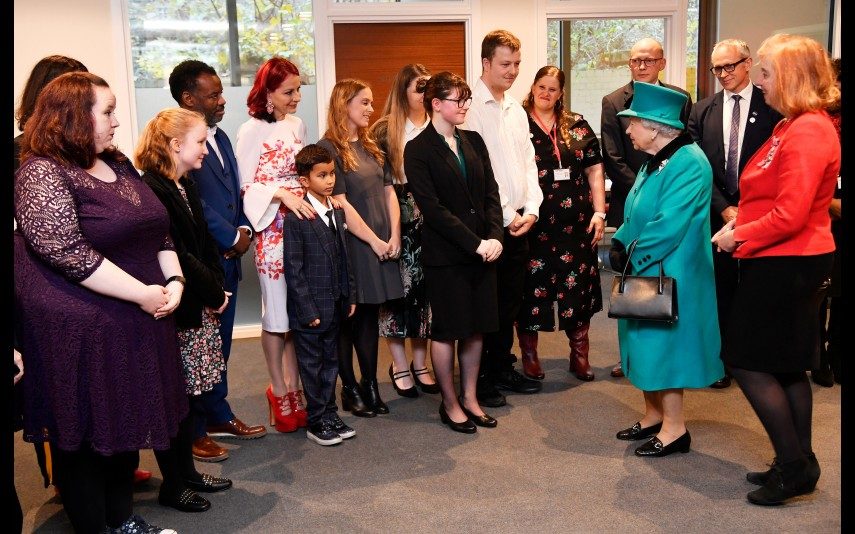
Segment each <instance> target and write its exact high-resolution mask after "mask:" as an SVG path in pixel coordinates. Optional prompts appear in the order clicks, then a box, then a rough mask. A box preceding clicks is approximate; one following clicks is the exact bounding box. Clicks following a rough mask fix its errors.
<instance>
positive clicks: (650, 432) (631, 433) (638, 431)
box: [615, 422, 662, 441]
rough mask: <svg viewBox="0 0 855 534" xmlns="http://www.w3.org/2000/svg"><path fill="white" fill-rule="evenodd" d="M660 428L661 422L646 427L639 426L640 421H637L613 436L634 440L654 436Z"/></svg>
mask: <svg viewBox="0 0 855 534" xmlns="http://www.w3.org/2000/svg"><path fill="white" fill-rule="evenodd" d="M660 430H662V423H656V424H655V425H653V426H649V427H647V428H641V422H637V423H635V424H634V425H632V426H631V427H629V428H625V429H623V430H621V431H620V432H618V433H617V434H616V435H615V437H616V438H617V439H622V440H625V441H635V440H637V439H644V438H649V437H650V436H655V435H656V434H658V433H659V431H660Z"/></svg>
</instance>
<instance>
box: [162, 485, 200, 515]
mask: <svg viewBox="0 0 855 534" xmlns="http://www.w3.org/2000/svg"><path fill="white" fill-rule="evenodd" d="M157 502H159V503H160V504H162V505H163V506H169V507H170V508H175V509H176V510H178V511H179V512H204V511H206V510H208V509H209V508H210V507H211V503H210V501H208V499H206V498H204V497H202V496H201V495H199V494H198V493H196V492H195V491H193V490H191V489H185V490H184V491H182V492H181V493H179V494H178V495H175V496H174V497H167V496H165V495H164V494H162V493H161V494H160V495H158V496H157Z"/></svg>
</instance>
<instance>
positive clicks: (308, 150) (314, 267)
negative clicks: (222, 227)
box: [283, 144, 356, 445]
mask: <svg viewBox="0 0 855 534" xmlns="http://www.w3.org/2000/svg"><path fill="white" fill-rule="evenodd" d="M296 167H297V173H298V174H299V175H300V182H301V183H302V184H303V187H305V188H306V199H307V200H308V201H309V203H310V204H311V205H312V207H313V208H314V209H315V212H317V214H318V215H317V217H315V218H314V219H309V218H300V217H298V216H297V215H296V214H294V213H290V212H289V213H288V214H287V215H286V216H285V220H284V223H283V224H284V235H285V239H283V242H284V247H283V248H284V251H283V253H284V257H283V261H284V267H285V282H286V284H287V286H288V320H289V321H290V323H291V330H292V332H293V334H292V335H293V336H294V346H295V348H296V351H297V364H298V366H299V367H300V379H301V380H302V382H303V390H304V391H305V393H306V404H307V411H308V413H309V428H308V429H307V430H306V437H307V438H309V439H310V440H312V441H314V442H316V443H318V444H320V445H336V444H338V443H341V442H342V440H343V439H347V438H352V437H353V436H355V435H356V431H355V430H353V429H352V428H350V427H349V426H347V425H346V424H344V422H343V421H342V420H341V418H340V417H339V416H338V412H337V407H336V404H335V382H336V377H337V376H338V341H337V340H338V329H339V325H340V323H341V320H342V319H343V318H344V317H350V316H351V315H353V312H354V311H355V310H356V291H355V286H354V282H353V276H352V273H351V269H350V261H349V260H348V257H347V246H346V244H345V235H344V234H345V231H346V230H347V225H346V224H345V222H344V212H343V211H342V210H341V209H334V208H333V206H332V203H331V202H330V198H329V197H330V195H331V194H332V191H333V186H334V185H335V170H334V164H333V158H332V156H331V155H330V153H329V152H328V151H327V150H326V149H325V148H323V147H320V146H318V145H314V144H310V145H306V146H305V147H303V149H302V150H300V152H299V153H298V154H297V156H296Z"/></svg>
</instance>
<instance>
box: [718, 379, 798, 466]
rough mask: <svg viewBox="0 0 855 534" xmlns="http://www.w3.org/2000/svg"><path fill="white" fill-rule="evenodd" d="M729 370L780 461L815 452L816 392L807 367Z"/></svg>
mask: <svg viewBox="0 0 855 534" xmlns="http://www.w3.org/2000/svg"><path fill="white" fill-rule="evenodd" d="M730 373H731V375H732V376H733V378H735V379H736V382H737V383H738V384H739V387H741V388H742V391H743V393H745V397H746V398H747V399H748V402H749V403H751V407H752V408H754V411H755V412H756V413H757V417H758V418H760V422H761V423H763V428H765V429H766V433H767V434H769V439H770V440H771V441H772V446H773V447H774V448H775V456H776V457H777V459H778V462H782V463H784V462H790V461H793V460H798V459H800V458H804V457H805V456H806V455H808V454H810V453H811V452H812V449H811V418H812V416H813V393H812V392H811V389H810V382H808V378H807V375H806V374H805V372H804V371H799V372H796V373H764V372H761V371H749V370H747V369H740V368H738V367H731V368H730Z"/></svg>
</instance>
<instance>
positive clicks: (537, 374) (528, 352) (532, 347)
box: [517, 329, 546, 380]
mask: <svg viewBox="0 0 855 534" xmlns="http://www.w3.org/2000/svg"><path fill="white" fill-rule="evenodd" d="M517 338H518V339H519V341H520V352H522V364H523V374H524V375H525V376H527V377H529V378H533V379H535V380H543V378H544V377H545V376H546V375H545V374H544V373H543V369H541V368H540V361H538V359H537V332H536V331H535V332H524V331H522V330H519V329H517Z"/></svg>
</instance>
